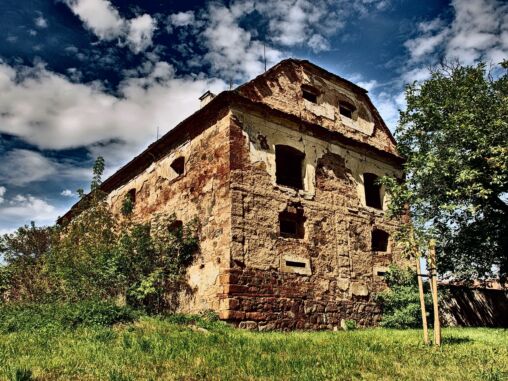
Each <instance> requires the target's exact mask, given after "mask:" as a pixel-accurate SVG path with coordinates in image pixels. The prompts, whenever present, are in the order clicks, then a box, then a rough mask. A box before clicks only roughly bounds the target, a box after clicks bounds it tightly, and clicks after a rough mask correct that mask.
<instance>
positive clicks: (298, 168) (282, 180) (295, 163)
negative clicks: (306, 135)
mask: <svg viewBox="0 0 508 381" xmlns="http://www.w3.org/2000/svg"><path fill="white" fill-rule="evenodd" d="M304 157H305V154H304V153H302V152H300V151H298V150H297V149H295V148H293V147H289V146H284V145H277V146H275V177H276V181H277V184H280V185H285V186H288V187H291V188H296V189H303V178H302V177H303V176H302V175H303V159H304Z"/></svg>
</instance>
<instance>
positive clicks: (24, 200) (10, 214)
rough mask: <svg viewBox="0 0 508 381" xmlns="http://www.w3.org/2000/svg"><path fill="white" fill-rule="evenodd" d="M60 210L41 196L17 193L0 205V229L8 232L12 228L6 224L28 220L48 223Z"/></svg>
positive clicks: (19, 223)
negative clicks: (8, 227)
mask: <svg viewBox="0 0 508 381" xmlns="http://www.w3.org/2000/svg"><path fill="white" fill-rule="evenodd" d="M62 212H63V210H60V209H59V208H56V207H55V206H53V205H51V204H49V203H48V202H47V201H46V200H43V199H42V198H39V197H35V196H32V195H30V194H26V195H22V194H18V195H16V196H15V197H13V198H12V199H10V200H6V201H5V202H4V203H3V204H1V205H0V229H1V230H3V231H6V232H9V231H11V230H12V229H7V228H6V227H7V226H21V225H23V224H27V223H29V222H30V221H34V222H35V223H37V224H44V225H50V224H53V223H55V221H56V219H57V217H58V215H59V214H61V213H62Z"/></svg>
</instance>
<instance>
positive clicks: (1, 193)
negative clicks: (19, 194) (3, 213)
mask: <svg viewBox="0 0 508 381" xmlns="http://www.w3.org/2000/svg"><path fill="white" fill-rule="evenodd" d="M6 191H7V189H6V188H5V187H2V186H0V204H1V203H3V202H4V195H5V192H6Z"/></svg>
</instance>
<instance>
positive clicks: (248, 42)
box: [202, 4, 282, 80]
mask: <svg viewBox="0 0 508 381" xmlns="http://www.w3.org/2000/svg"><path fill="white" fill-rule="evenodd" d="M242 11H244V9H242ZM242 14H243V13H242V12H241V11H240V10H239V9H238V8H234V7H233V8H231V9H230V8H228V7H225V6H222V5H217V4H212V5H211V6H210V7H209V20H208V24H207V27H206V29H205V30H204V31H203V34H202V35H203V37H204V45H205V46H206V48H207V49H208V53H206V54H205V60H206V61H207V62H208V63H209V64H210V65H211V68H212V72H213V73H215V74H219V75H221V76H224V77H226V78H227V79H231V80H243V79H245V77H247V78H252V77H254V76H256V75H259V74H261V73H262V72H263V68H264V64H263V59H264V54H266V59H267V64H268V65H273V64H274V63H276V62H277V61H279V60H280V59H281V57H282V53H281V52H280V51H278V50H276V49H273V48H271V47H264V46H263V44H262V43H261V42H260V41H256V40H253V39H252V35H251V33H250V32H248V31H246V30H245V29H243V28H241V27H240V26H239V20H238V17H239V16H240V15H242ZM263 49H264V50H263Z"/></svg>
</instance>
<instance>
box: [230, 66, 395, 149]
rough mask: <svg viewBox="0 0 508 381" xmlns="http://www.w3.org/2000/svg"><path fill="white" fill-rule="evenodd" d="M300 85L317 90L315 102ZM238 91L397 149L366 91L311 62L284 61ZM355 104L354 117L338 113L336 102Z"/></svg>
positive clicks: (283, 109) (376, 144)
mask: <svg viewBox="0 0 508 381" xmlns="http://www.w3.org/2000/svg"><path fill="white" fill-rule="evenodd" d="M302 85H303V86H304V87H305V86H307V87H310V88H312V89H314V90H315V91H317V94H318V95H317V102H316V103H313V102H310V101H308V100H307V99H304V98H303V97H302ZM239 91H240V93H242V94H243V95H245V96H247V97H248V98H249V99H252V100H254V101H257V102H261V103H265V104H267V105H269V106H270V107H273V108H275V109H278V110H281V111H284V112H286V113H289V114H293V115H296V116H298V117H299V118H302V119H303V120H306V121H309V122H311V123H315V124H318V125H320V126H323V127H324V128H327V129H329V130H331V131H338V132H340V133H341V134H343V135H344V136H347V137H350V138H353V139H355V140H358V141H361V142H367V143H369V144H371V145H372V146H374V147H377V148H379V149H382V150H385V151H387V152H391V153H396V152H397V151H396V147H395V141H394V140H393V139H392V138H391V136H390V133H389V131H388V129H387V128H386V126H385V124H384V122H383V121H382V119H381V117H380V116H379V114H378V112H377V111H376V109H375V108H374V107H373V105H372V102H371V101H370V99H369V97H368V96H367V94H366V92H365V91H363V90H362V89H360V88H359V87H358V86H355V85H353V84H352V83H350V82H349V81H346V80H341V79H339V78H338V77H337V76H334V75H332V74H329V75H326V72H325V71H324V70H322V69H320V68H317V67H315V66H314V65H312V64H307V63H305V62H301V61H298V62H293V60H288V61H284V62H282V63H280V64H278V65H276V66H275V67H274V68H272V69H270V70H269V71H268V72H267V73H265V74H263V75H262V76H259V77H258V78H256V79H254V80H253V81H250V82H248V83H246V84H245V85H243V86H241V87H240V88H239ZM344 101H345V102H347V103H350V104H352V105H354V106H355V107H356V111H355V112H354V113H353V118H347V117H344V116H343V115H341V114H340V113H339V107H338V106H339V104H340V103H341V102H344Z"/></svg>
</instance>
